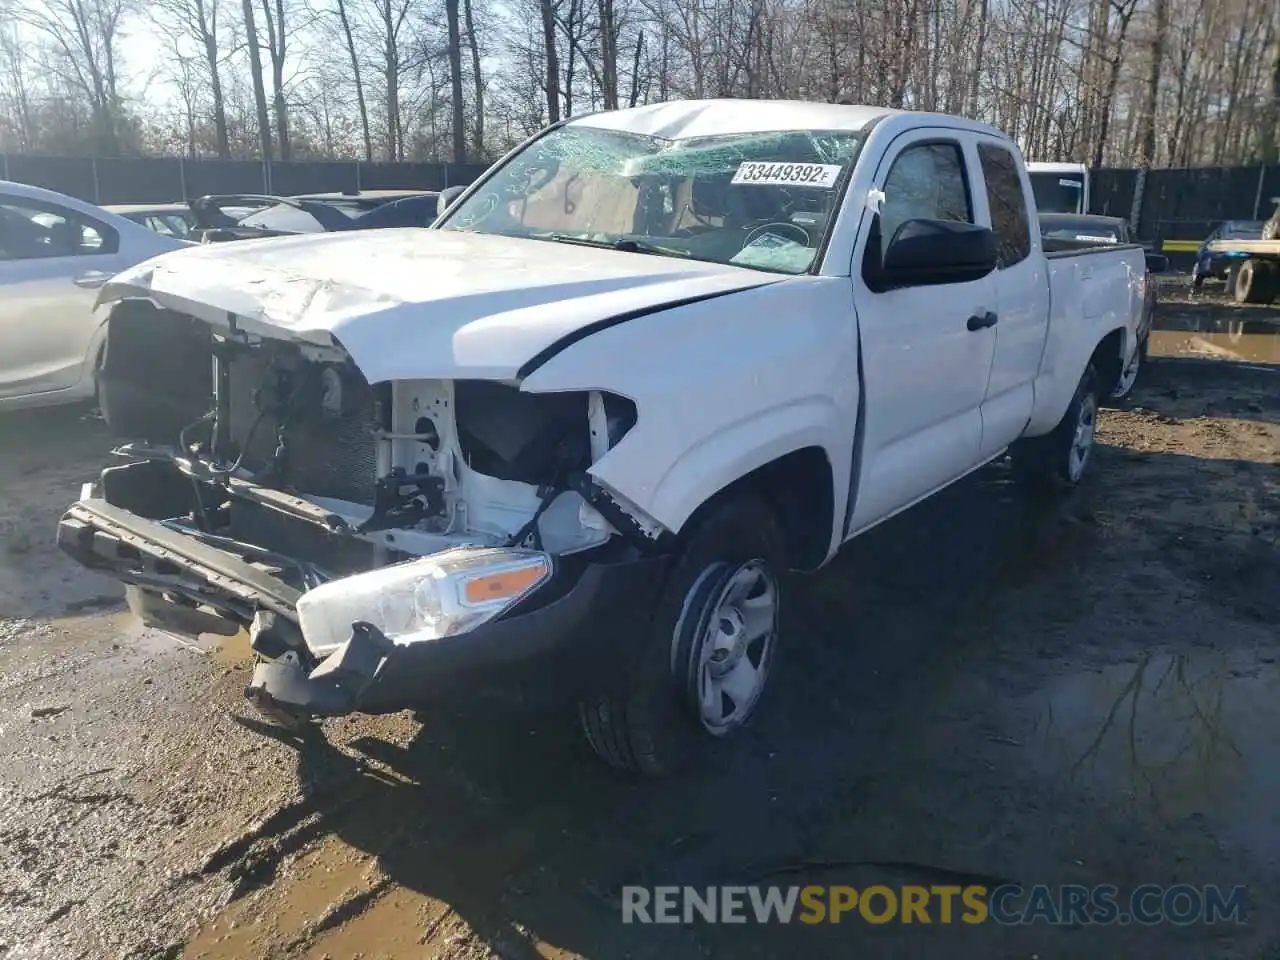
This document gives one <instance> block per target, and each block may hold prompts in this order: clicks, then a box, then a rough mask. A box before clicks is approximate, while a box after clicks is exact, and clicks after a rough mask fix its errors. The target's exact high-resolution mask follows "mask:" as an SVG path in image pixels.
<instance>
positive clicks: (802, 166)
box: [733, 160, 844, 190]
mask: <svg viewBox="0 0 1280 960" xmlns="http://www.w3.org/2000/svg"><path fill="white" fill-rule="evenodd" d="M843 169H844V167H842V166H841V165H840V164H838V163H764V162H761V161H759V160H747V161H745V162H744V163H741V164H739V166H738V172H737V173H735V174H734V175H733V182H734V183H739V184H742V183H747V184H753V185H760V186H775V187H822V188H823V189H824V190H830V189H831V188H832V187H834V186H835V185H836V178H837V177H839V176H840V171H841V170H843Z"/></svg>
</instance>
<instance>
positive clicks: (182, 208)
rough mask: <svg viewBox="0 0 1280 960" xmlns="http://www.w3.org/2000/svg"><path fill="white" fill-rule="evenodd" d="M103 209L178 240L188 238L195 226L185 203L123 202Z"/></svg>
mask: <svg viewBox="0 0 1280 960" xmlns="http://www.w3.org/2000/svg"><path fill="white" fill-rule="evenodd" d="M102 209H103V210H107V211H109V212H111V213H114V214H116V215H118V216H121V217H124V218H125V219H126V220H132V221H133V222H134V223H140V224H142V225H143V226H144V227H146V228H147V229H148V230H151V231H154V232H155V233H159V234H161V235H163V236H166V237H173V238H174V239H176V240H186V239H187V238H188V237H190V235H191V229H192V227H194V226H195V216H194V215H193V214H192V212H191V208H190V207H189V206H188V205H187V204H185V203H122V204H114V205H110V206H105V207H103V208H102Z"/></svg>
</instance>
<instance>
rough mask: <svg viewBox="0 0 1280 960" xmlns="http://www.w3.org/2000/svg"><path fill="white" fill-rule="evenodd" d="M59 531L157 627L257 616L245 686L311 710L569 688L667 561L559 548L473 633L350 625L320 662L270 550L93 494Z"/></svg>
mask: <svg viewBox="0 0 1280 960" xmlns="http://www.w3.org/2000/svg"><path fill="white" fill-rule="evenodd" d="M58 544H59V546H60V547H61V548H62V549H63V550H64V551H65V552H66V553H68V554H70V555H71V556H72V557H73V558H75V559H76V560H77V561H79V562H80V563H82V564H83V565H85V566H86V567H89V568H91V569H95V570H99V571H101V572H104V573H107V574H109V575H111V576H114V577H115V578H116V579H118V580H121V581H122V582H124V583H125V584H127V585H129V586H130V588H131V589H130V592H131V597H130V599H131V604H130V605H131V606H132V607H133V609H134V610H135V612H137V613H138V614H139V615H140V616H141V617H142V619H143V621H144V622H146V623H148V624H149V625H151V626H155V627H159V628H161V629H165V630H169V631H171V632H176V633H184V634H192V633H204V632H209V633H226V632H227V630H226V629H219V626H223V627H225V625H227V624H228V623H230V624H238V625H239V626H242V627H251V637H252V639H253V646H254V649H255V651H256V652H257V653H258V654H259V655H260V656H261V658H262V659H261V661H260V662H259V663H258V665H257V667H256V668H255V670H254V677H253V681H252V682H251V684H250V687H249V688H248V689H247V690H246V695H247V696H249V697H250V698H251V699H253V700H255V701H256V702H258V703H259V704H260V705H262V706H265V707H268V708H274V710H275V711H276V712H280V711H284V712H288V713H292V714H308V715H315V716H335V715H340V714H346V713H353V712H363V713H385V712H389V711H393V710H400V709H405V708H411V707H416V706H420V705H422V704H423V703H424V702H426V701H427V700H429V699H430V697H431V695H432V694H433V693H438V692H440V691H441V690H443V689H447V688H450V687H456V686H457V685H458V684H459V683H461V682H466V681H467V680H476V681H480V680H488V679H495V680H496V679H499V678H501V677H506V676H510V675H512V674H514V675H517V676H521V677H528V676H531V675H532V676H536V677H537V678H538V679H539V680H543V679H545V678H550V679H552V680H554V686H555V688H556V689H557V690H558V691H560V692H563V693H572V692H574V691H576V690H577V689H579V688H580V687H581V685H582V682H583V681H584V680H585V679H586V678H587V677H589V676H591V675H598V672H599V671H600V670H608V669H610V668H611V666H612V664H613V661H614V658H616V657H619V656H621V655H623V654H624V653H625V652H626V651H627V650H629V649H631V648H632V645H633V644H634V643H635V642H639V640H640V639H641V636H640V634H641V633H642V632H643V631H644V629H645V628H646V627H647V622H648V615H647V612H648V611H650V610H652V608H653V603H654V601H655V599H656V597H657V594H658V591H659V590H660V589H661V586H662V583H663V580H664V578H665V575H666V570H667V564H668V560H667V558H666V557H662V556H659V557H644V558H630V557H626V558H621V559H618V558H610V559H606V558H604V557H603V556H597V557H594V558H591V559H588V558H586V557H581V558H577V557H569V558H564V559H562V560H560V561H557V567H556V572H555V575H554V576H553V577H552V579H551V581H549V582H548V583H547V584H546V585H544V586H543V587H542V588H540V589H539V590H537V591H535V593H533V594H532V595H530V596H529V597H527V598H526V599H525V600H524V601H522V602H521V603H520V604H518V605H517V606H515V607H514V608H513V609H512V610H511V611H509V612H508V613H507V614H505V615H503V616H502V617H500V618H499V619H497V620H493V621H490V622H488V623H485V624H483V625H482V626H480V627H477V628H475V629H474V630H472V631H470V632H468V633H465V634H462V635H459V636H454V637H447V638H443V639H439V640H431V641H426V642H421V643H414V644H409V645H405V646H397V645H394V644H392V643H391V642H390V641H388V640H387V639H386V638H385V637H383V636H382V635H381V634H379V633H377V631H376V630H374V631H370V630H367V629H364V628H360V627H356V628H354V629H353V631H352V635H351V638H350V639H349V640H348V641H347V643H346V644H344V645H343V646H342V647H340V648H339V649H338V650H336V651H334V652H333V653H331V654H329V655H328V656H327V657H325V658H324V659H323V660H321V661H319V662H316V660H315V659H314V657H312V656H311V655H310V653H309V652H308V651H307V650H306V647H305V645H304V644H303V643H302V642H301V634H300V633H299V632H298V629H297V623H296V619H297V617H296V612H295V610H294V607H295V605H296V603H297V601H298V598H299V597H301V595H302V592H303V590H304V589H305V585H301V584H299V582H298V578H297V577H290V576H289V574H288V572H287V571H284V570H283V569H282V567H283V566H285V565H287V564H286V563H284V562H283V560H282V558H280V557H278V556H275V555H271V554H270V553H269V552H268V551H265V550H258V549H257V548H255V547H252V546H251V545H247V544H236V543H234V542H230V541H226V542H218V541H217V540H216V538H208V537H206V538H204V539H201V538H200V537H199V536H197V535H193V534H192V533H189V532H183V531H180V530H177V529H174V528H173V527H172V526H170V525H166V524H164V523H161V522H158V521H155V520H150V519H147V518H145V517H141V516H138V515H137V514H135V513H132V512H130V511H128V510H125V509H123V508H121V507H119V506H115V505H113V504H111V503H108V502H107V501H106V500H103V499H100V498H96V497H87V498H85V499H82V500H80V501H78V502H76V503H74V504H72V506H71V507H70V508H69V509H68V510H67V512H66V514H65V515H64V516H63V518H62V521H61V522H60V523H59V526H58ZM290 580H292V582H290ZM264 625H269V626H264ZM544 686H545V685H544Z"/></svg>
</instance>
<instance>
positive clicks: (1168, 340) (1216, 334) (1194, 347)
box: [1151, 305, 1280, 364]
mask: <svg viewBox="0 0 1280 960" xmlns="http://www.w3.org/2000/svg"><path fill="white" fill-rule="evenodd" d="M1223 312H1232V311H1231V310H1230V308H1227V309H1226V310H1225V311H1224V310H1222V309H1219V310H1216V311H1215V314H1216V315H1214V316H1209V315H1206V314H1205V313H1204V312H1203V311H1201V310H1199V309H1197V305H1179V306H1176V307H1172V308H1171V309H1168V310H1165V311H1162V313H1161V315H1160V316H1159V318H1158V319H1157V320H1156V323H1155V327H1154V329H1153V330H1152V331H1151V353H1152V355H1153V356H1164V357H1199V358H1205V359H1213V360H1232V361H1237V362H1241V361H1243V362H1247V363H1274V364H1280V322H1272V321H1270V320H1267V319H1250V318H1246V317H1244V316H1242V317H1223V316H1221V314H1222V313H1223ZM1238 312H1239V313H1241V314H1246V315H1247V314H1256V313H1257V311H1255V310H1248V309H1246V308H1240V310H1239V311H1238Z"/></svg>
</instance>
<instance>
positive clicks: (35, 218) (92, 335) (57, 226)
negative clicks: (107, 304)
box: [0, 180, 185, 410]
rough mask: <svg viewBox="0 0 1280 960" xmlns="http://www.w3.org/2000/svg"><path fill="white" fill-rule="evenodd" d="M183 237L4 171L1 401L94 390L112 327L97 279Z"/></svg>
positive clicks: (60, 397)
mask: <svg viewBox="0 0 1280 960" xmlns="http://www.w3.org/2000/svg"><path fill="white" fill-rule="evenodd" d="M182 246H185V244H184V243H183V241H181V240H178V239H175V238H173V237H165V236H160V235H158V234H156V233H154V232H152V231H151V230H148V229H147V228H146V227H144V226H141V225H140V224H137V223H135V222H133V221H132V220H128V219H125V218H124V217H121V216H118V215H116V214H114V213H110V212H108V211H106V210H103V209H102V208H101V207H96V206H94V205H93V204H91V203H85V202H84V201H81V200H76V199H75V198H73V197H68V196H64V195H63V194H60V193H54V192H53V191H52V190H43V189H41V188H40V187H32V186H27V185H26V184H22V183H11V182H8V181H3V180H0V410H11V409H15V408H17V407H28V406H41V405H45V404H55V403H64V402H71V401H75V400H83V399H86V398H89V397H92V396H93V393H94V378H93V373H94V366H95V363H96V361H97V359H98V357H99V355H100V354H101V351H102V344H103V342H104V339H105V336H106V329H105V327H104V326H103V324H102V322H101V318H97V317H95V316H94V313H93V302H94V298H95V297H96V296H97V293H98V288H99V287H101V286H102V285H103V284H104V283H106V282H107V280H108V279H110V278H111V277H112V276H114V275H115V274H117V273H119V272H120V271H121V270H123V269H125V268H126V267H132V266H133V265H134V264H137V263H141V262H142V261H143V260H147V259H149V258H151V257H153V256H156V255H157V254H161V253H166V252H168V251H171V250H176V249H177V248H179V247H182Z"/></svg>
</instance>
